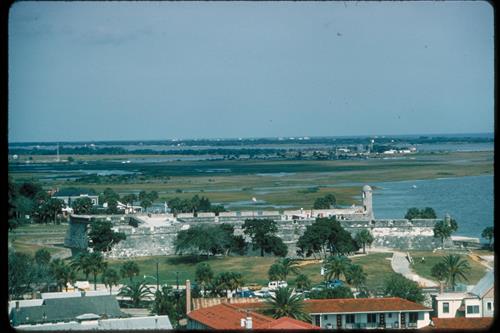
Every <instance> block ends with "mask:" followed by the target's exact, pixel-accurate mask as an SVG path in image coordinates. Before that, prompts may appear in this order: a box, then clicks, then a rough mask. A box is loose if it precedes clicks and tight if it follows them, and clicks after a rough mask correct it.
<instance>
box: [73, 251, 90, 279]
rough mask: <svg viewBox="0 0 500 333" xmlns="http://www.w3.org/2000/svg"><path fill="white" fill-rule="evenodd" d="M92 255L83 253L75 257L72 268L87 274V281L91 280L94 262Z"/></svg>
mask: <svg viewBox="0 0 500 333" xmlns="http://www.w3.org/2000/svg"><path fill="white" fill-rule="evenodd" d="M91 260H92V259H91V256H90V253H88V252H82V253H79V254H78V255H77V256H75V257H73V259H72V260H71V263H70V266H71V267H72V268H73V269H75V270H76V271H81V272H82V273H83V274H85V280H88V279H89V275H90V273H92V265H93V264H92V261H91Z"/></svg>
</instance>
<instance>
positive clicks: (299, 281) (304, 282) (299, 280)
mask: <svg viewBox="0 0 500 333" xmlns="http://www.w3.org/2000/svg"><path fill="white" fill-rule="evenodd" d="M295 285H296V286H297V289H300V290H304V289H309V288H311V280H310V279H309V277H308V276H307V275H305V274H299V275H297V277H296V278H295Z"/></svg>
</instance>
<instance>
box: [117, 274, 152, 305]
mask: <svg viewBox="0 0 500 333" xmlns="http://www.w3.org/2000/svg"><path fill="white" fill-rule="evenodd" d="M118 295H119V296H124V297H129V298H130V302H131V305H132V306H133V307H134V308H139V307H141V305H142V304H143V300H144V298H146V297H148V296H151V295H152V292H151V289H150V288H149V287H148V286H147V285H146V283H145V282H144V281H134V282H132V283H129V284H126V285H124V286H123V287H121V288H120V291H119V292H118Z"/></svg>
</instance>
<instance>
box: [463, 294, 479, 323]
mask: <svg viewBox="0 0 500 333" xmlns="http://www.w3.org/2000/svg"><path fill="white" fill-rule="evenodd" d="M464 302H465V317H467V318H480V317H481V313H482V307H483V304H482V301H481V300H480V299H474V298H466V299H465V300H464ZM471 305H478V306H479V313H467V306H471Z"/></svg>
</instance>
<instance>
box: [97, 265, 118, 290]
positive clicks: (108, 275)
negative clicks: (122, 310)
mask: <svg viewBox="0 0 500 333" xmlns="http://www.w3.org/2000/svg"><path fill="white" fill-rule="evenodd" d="M101 279H102V283H104V285H105V286H106V287H108V288H109V294H110V295H111V293H112V289H113V286H117V285H118V283H119V282H120V276H119V275H118V272H117V271H115V270H114V269H112V268H106V269H105V270H104V272H103V273H102V277H101Z"/></svg>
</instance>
